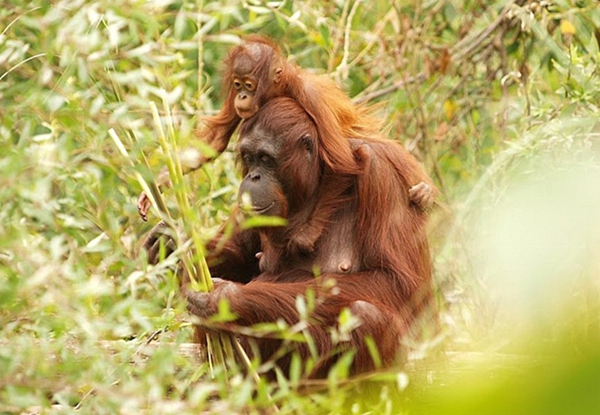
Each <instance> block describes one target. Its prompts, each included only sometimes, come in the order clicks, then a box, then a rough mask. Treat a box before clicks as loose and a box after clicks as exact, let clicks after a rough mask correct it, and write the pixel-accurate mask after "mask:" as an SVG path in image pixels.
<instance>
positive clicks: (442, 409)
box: [0, 0, 600, 414]
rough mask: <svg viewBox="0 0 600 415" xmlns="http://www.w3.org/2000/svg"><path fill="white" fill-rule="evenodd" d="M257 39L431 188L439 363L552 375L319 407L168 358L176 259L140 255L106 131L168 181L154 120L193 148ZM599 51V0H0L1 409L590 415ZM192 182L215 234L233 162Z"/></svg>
mask: <svg viewBox="0 0 600 415" xmlns="http://www.w3.org/2000/svg"><path fill="white" fill-rule="evenodd" d="M250 33H260V34H264V35H267V36H272V37H273V38H275V39H276V40H277V41H278V42H279V44H280V45H281V47H282V49H283V50H284V51H285V53H286V54H287V55H288V56H289V59H290V60H292V61H294V62H296V63H297V64H299V65H301V66H303V67H304V68H307V69H308V70H311V71H315V72H317V73H323V74H328V75H327V76H331V77H332V78H333V79H335V80H336V81H337V82H339V83H340V84H341V85H342V86H343V87H344V88H345V89H346V90H347V91H348V92H349V94H350V95H351V96H353V97H355V98H356V99H357V100H369V101H370V102H379V103H381V106H380V111H381V115H382V116H383V117H386V119H387V120H388V121H389V126H390V137H392V138H394V139H398V140H401V141H402V142H403V143H404V145H405V146H406V147H407V148H408V149H409V150H410V151H411V152H413V153H414V154H415V155H416V156H417V157H419V158H420V159H421V160H422V161H423V164H424V165H425V166H426V168H427V170H428V171H429V172H430V173H431V175H432V177H434V179H435V180H436V183H437V184H438V186H439V187H440V189H441V190H442V196H441V205H442V206H441V207H439V208H438V209H437V211H436V212H434V213H433V214H432V231H431V238H432V242H433V245H434V255H435V264H436V280H437V282H438V285H439V291H440V299H443V300H441V302H442V321H443V324H444V328H445V332H446V334H447V335H446V337H447V348H448V349H449V350H463V351H477V352H480V353H481V352H484V353H488V352H489V353H492V352H494V353H507V352H511V353H521V354H523V355H524V356H543V358H544V359H543V360H541V361H538V360H536V359H531V361H529V360H525V361H526V363H522V362H521V361H518V362H517V363H515V362H504V363H502V362H501V363H502V364H499V365H496V364H497V361H496V360H494V359H495V358H494V356H497V355H492V354H490V357H489V360H484V361H483V362H479V361H477V362H472V361H471V362H467V363H465V364H453V363H451V362H450V363H442V364H441V367H440V366H438V364H437V363H436V364H435V365H433V366H428V365H427V364H415V365H413V367H409V368H407V369H406V373H405V372H399V373H398V372H394V371H390V373H387V374H384V375H383V379H380V378H376V379H371V380H366V379H362V380H361V381H360V382H350V383H349V384H348V383H337V382H334V381H331V382H329V383H328V384H327V385H325V386H326V387H325V390H324V391H321V392H315V393H309V392H306V391H304V392H302V391H298V390H295V389H294V387H293V386H292V385H290V384H288V383H286V381H285V380H281V381H280V383H279V384H278V385H268V384H259V385H256V384H255V382H254V381H253V380H252V379H251V378H246V377H245V376H244V375H242V374H234V375H233V377H232V378H231V379H230V380H229V382H226V381H225V379H224V378H223V376H222V375H217V376H216V377H215V378H214V379H211V378H209V377H207V376H205V372H206V368H205V367H204V366H203V365H198V364H197V363H194V362H193V361H191V360H190V359H188V358H185V357H182V356H181V355H180V354H179V353H178V352H177V350H176V348H175V347H173V343H176V344H177V343H181V342H186V341H189V340H190V330H189V322H188V321H187V320H186V313H185V312H184V308H185V306H184V304H183V302H182V301H181V300H180V299H179V296H178V290H177V287H176V286H174V283H173V281H174V280H175V279H174V278H165V275H167V274H168V273H169V272H170V271H169V265H172V263H171V264H169V263H167V264H165V265H164V266H160V267H155V268H149V267H148V266H147V265H146V264H145V261H144V259H143V258H138V257H137V247H138V246H139V241H140V239H141V238H142V235H143V234H144V233H145V232H146V231H147V230H148V229H149V227H150V226H151V225H150V224H146V223H143V222H141V220H140V219H139V217H138V215H137V211H136V203H135V201H136V197H137V195H138V194H139V192H140V188H139V186H138V184H137V182H136V181H135V180H134V178H133V169H132V168H131V167H128V165H127V163H125V162H124V160H123V159H122V158H121V157H120V156H119V154H118V153H117V151H116V149H115V148H114V144H113V143H112V142H111V140H110V139H109V137H108V134H107V131H108V130H109V129H110V128H114V129H115V130H116V131H117V132H118V134H119V136H121V137H128V138H129V141H128V143H127V145H128V146H129V147H130V149H131V150H132V151H135V152H137V153H136V154H139V152H142V151H143V152H144V153H145V154H147V155H149V157H150V161H151V164H152V166H154V167H155V168H156V171H158V170H159V169H160V165H161V164H162V163H164V157H163V156H162V155H161V153H160V151H156V150H157V148H158V144H157V140H156V137H155V132H154V131H153V127H152V117H151V115H150V112H149V105H148V102H149V101H151V100H152V101H157V102H158V103H160V101H161V100H162V99H165V100H166V101H167V102H168V103H169V105H170V107H171V108H172V109H173V111H174V113H175V122H176V124H177V127H178V133H179V135H180V140H181V141H182V142H183V143H184V144H189V145H194V140H193V139H192V137H193V134H192V131H193V129H194V128H195V124H196V119H197V117H196V114H197V112H203V113H210V112H211V111H215V110H217V109H218V108H220V105H221V98H222V97H221V96H220V94H219V91H220V90H221V86H220V77H219V73H220V69H221V61H222V58H223V57H224V55H225V54H226V52H227V50H228V49H229V48H230V47H231V46H232V45H233V44H235V43H237V42H238V41H239V37H240V36H243V35H244V34H250ZM599 40H600V8H599V7H598V4H597V2H596V1H595V0H578V1H575V0H557V1H539V2H538V1H523V0H520V1H516V2H506V1H495V2H488V1H483V0H471V1H456V0H440V1H418V0H410V1H391V2H390V1H384V0H375V1H369V2H366V1H360V0H357V1H350V0H348V1H342V0H334V1H315V0H299V1H294V2H292V1H260V0H248V1H244V2H239V1H234V0H220V1H206V2H202V1H197V2H186V1H176V0H155V1H133V0H132V1H126V0H119V1H108V0H88V1H86V0H69V1H65V0H63V1H59V0H54V1H50V2H48V1H41V0H34V1H29V2H21V1H15V0H4V1H3V2H2V7H0V148H1V149H2V150H0V154H1V156H0V345H1V346H2V347H0V412H1V413H21V412H23V411H25V410H26V408H32V407H38V409H35V410H33V412H35V411H36V410H38V411H39V410H41V411H42V412H43V413H50V412H61V413H63V412H75V410H76V409H75V408H76V407H77V408H81V410H83V411H85V412H86V413H87V412H90V413H140V412H143V413H161V414H164V413H178V414H180V413H198V412H199V411H206V412H218V413H237V412H242V411H245V413H248V412H249V413H254V412H256V411H260V410H261V408H264V407H265V406H268V399H267V398H266V397H267V396H268V394H271V395H272V397H273V399H274V400H275V402H276V404H277V406H278V407H279V409H280V412H281V413H307V412H309V411H310V412H315V411H316V412H323V413H335V414H338V413H339V414H343V413H357V414H358V413H382V414H387V413H408V412H411V413H496V412H497V413H518V412H522V413H533V414H535V413H545V414H548V413H557V414H558V413H565V414H566V413H578V414H582V413H593V412H589V411H588V410H590V408H591V409H592V410H593V408H594V407H595V408H597V407H600V403H599V402H598V401H597V398H594V397H597V396H600V395H599V394H598V392H599V391H598V390H597V388H598V385H599V384H600V382H599V380H600V379H598V378H599V373H600V369H599V368H598V362H599V361H600V354H599V352H598V351H599V350H600V348H599V347H598V340H599V339H598V333H599V332H600V327H599V326H600V324H599V318H598V315H599V314H598V311H600V310H599V306H600V301H599V299H598V294H599V291H598V290H599V282H598V270H599V268H598V264H597V258H598V253H599V252H600V251H599V246H600V245H599V242H600V241H598V238H597V235H598V234H600V233H599V232H598V230H599V229H598V228H599V227H600V220H599V219H600V218H599V217H598V214H597V211H598V209H597V205H598V196H597V195H598V194H600V192H599V190H600V189H598V183H597V181H598V180H597V178H598V177H600V175H599V174H598V163H597V159H598V152H599V148H600V146H599V144H598V137H599V134H600V128H599V119H598V112H599V109H598V103H599V102H600V76H599V73H598V64H599V62H598V61H599V60H600V52H599ZM199 50H200V51H201V54H200V57H201V59H199ZM158 107H159V108H162V105H158ZM146 174H147V172H146ZM594 179H595V180H594ZM190 182H191V183H193V185H194V186H193V187H194V192H193V194H192V195H191V198H192V200H193V201H195V203H196V206H197V208H198V211H199V212H200V216H201V219H202V223H203V225H204V227H205V231H206V234H207V235H210V234H211V233H213V232H214V231H215V229H216V228H217V227H218V226H219V224H220V223H222V221H223V219H224V218H225V217H226V216H227V214H228V212H229V211H230V209H231V206H232V205H233V201H234V198H235V189H236V186H237V184H238V183H239V177H238V176H237V174H236V173H235V169H234V162H233V157H232V154H231V152H228V153H226V154H224V155H223V156H221V157H220V158H219V159H218V160H217V161H216V162H214V163H212V164H211V165H210V166H208V167H207V168H205V169H203V170H202V171H200V172H198V173H195V174H193V175H191V177H190ZM171 203H172V206H174V201H171ZM151 220H152V219H151ZM515 241H517V242H518V241H520V242H519V243H516V244H515V243H513V242H515ZM534 248H535V249H534ZM507 287H510V290H508V292H509V294H510V293H512V294H514V293H517V294H520V295H518V296H517V297H516V300H515V301H516V303H511V301H512V299H514V298H513V297H510V296H508V302H507V300H506V298H504V299H502V297H503V294H505V293H506V288H507ZM523 293H527V294H526V295H523ZM531 299H536V301H537V300H539V301H538V302H534V303H528V301H529V300H531ZM524 302H525V306H523V303H524ZM515 304H517V305H515ZM513 305H514V307H513ZM532 309H533V310H534V311H535V312H532ZM546 311H547V312H546ZM517 323H518V324H517ZM157 339H158V340H160V342H159V343H158V344H161V343H162V344H163V345H162V346H158V347H157V348H155V349H153V351H152V352H151V353H150V355H149V356H145V355H142V354H141V353H140V352H139V350H138V346H142V345H144V344H145V343H146V342H153V341H155V340H157ZM101 340H115V342H113V343H112V346H111V350H110V351H109V349H108V348H106V347H100V344H101V343H100V341H101ZM168 342H170V343H168ZM154 343H156V342H154ZM486 356H487V354H486ZM552 356H560V359H558V360H552ZM523 359H526V358H523ZM517 368H520V370H521V372H519V371H518V370H516V369H517ZM515 370H516V371H515ZM522 372H526V375H523V373H522ZM457 373H458V374H457ZM198 377H200V379H201V380H200V381H198V382H192V379H195V378H198ZM407 384H408V386H407ZM594 399H596V400H595V401H594ZM52 405H60V406H59V407H56V406H55V407H52ZM594 405H595V406H594ZM515 408H519V410H517V409H515ZM30 411H31V410H30ZM246 411H247V412H246Z"/></svg>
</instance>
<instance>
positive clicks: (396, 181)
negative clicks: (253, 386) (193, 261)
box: [145, 97, 436, 377]
mask: <svg viewBox="0 0 600 415" xmlns="http://www.w3.org/2000/svg"><path fill="white" fill-rule="evenodd" d="M325 140H326V138H325V137H323V136H321V135H319V132H318V128H317V125H316V124H315V122H313V120H312V119H311V117H310V116H309V114H308V113H307V112H306V111H305V110H304V109H303V108H302V106H301V105H300V104H299V103H297V102H296V101H294V100H292V99H290V98H285V97H282V98H273V99H271V100H269V101H268V102H266V103H265V104H264V105H263V106H262V107H261V108H260V110H259V111H258V112H257V113H256V114H255V115H254V116H253V117H252V118H249V119H248V120H246V121H245V122H244V124H243V125H242V128H241V131H240V140H239V144H238V146H237V154H238V159H239V162H240V164H241V167H242V174H243V177H244V179H243V181H242V183H241V185H240V189H239V197H240V199H241V198H242V195H248V196H249V199H250V200H251V203H250V209H249V210H250V211H251V212H250V213H251V214H255V215H271V216H280V217H283V218H285V219H286V220H287V224H286V225H285V226H283V227H264V228H253V229H245V230H241V231H239V232H238V233H235V234H234V235H233V236H231V237H228V238H225V237H224V236H223V235H221V236H218V237H217V238H215V240H213V241H212V242H211V243H210V244H209V246H208V251H209V255H208V261H209V266H210V271H211V275H212V276H213V278H214V282H215V290H214V291H212V292H210V293H198V292H187V300H188V308H189V310H190V312H191V313H192V314H194V315H195V316H197V317H198V318H199V327H198V328H197V330H198V332H199V333H202V330H203V329H215V327H216V329H218V330H224V331H232V332H234V333H238V332H239V328H240V327H247V326H252V325H254V324H257V323H265V322H276V321H278V320H284V321H285V322H286V323H287V324H289V325H294V324H296V323H298V322H299V321H300V315H299V312H298V310H297V306H296V304H297V298H298V297H299V296H307V293H308V292H311V294H309V295H308V296H309V297H310V295H314V297H315V301H314V309H312V310H310V311H309V313H308V314H309V315H308V318H307V321H308V327H307V329H306V330H305V331H304V333H305V334H307V336H308V337H309V338H310V339H311V341H309V342H299V343H298V344H293V347H292V349H293V350H295V351H296V352H297V353H299V354H300V356H301V357H302V358H303V359H306V358H308V357H310V356H311V347H310V345H311V344H313V345H314V346H315V347H314V348H313V349H312V357H315V352H316V356H317V358H316V360H315V364H314V366H311V368H310V370H309V371H308V373H306V375H307V376H310V377H324V376H326V375H327V373H328V370H329V369H330V368H331V366H332V365H333V364H334V363H335V362H336V361H337V359H338V358H339V357H340V355H341V354H342V353H344V352H346V351H353V352H354V353H355V355H354V360H353V365H352V371H353V373H360V372H365V371H369V370H373V369H375V368H377V367H378V366H379V365H383V366H387V365H390V364H392V363H393V362H394V361H396V359H397V358H398V356H400V354H401V353H400V351H401V341H402V340H403V338H405V337H406V336H407V333H408V332H409V330H411V329H413V330H414V329H418V327H419V326H418V324H416V322H417V321H418V320H419V318H420V317H425V316H429V317H433V318H435V317H434V316H435V315H436V313H435V305H434V299H433V292H432V281H431V268H430V258H429V249H428V243H427V239H426V232H425V222H426V215H425V214H424V213H423V212H422V211H421V209H420V208H419V207H417V206H415V205H414V204H410V203H408V199H409V195H408V194H409V188H410V184H411V183H414V182H415V181H418V180H417V179H419V178H424V177H426V176H425V174H424V173H423V171H422V170H421V168H420V166H419V164H418V163H417V162H416V160H415V159H414V158H413V157H412V156H411V155H410V154H409V153H408V152H407V151H406V150H405V149H404V148H403V147H402V146H401V145H400V144H398V143H397V142H394V141H391V140H386V139H383V138H379V137H377V136H376V135H374V136H373V137H363V138H359V139H355V138H352V139H346V140H341V141H340V142H339V143H338V144H337V147H332V148H330V150H329V151H331V152H339V153H340V154H336V155H335V156H332V157H329V158H327V159H326V158H325V157H324V156H323V151H324V150H323V147H324V146H325V143H324V141H325ZM341 154H349V155H350V156H351V159H352V161H353V163H354V165H355V167H356V169H357V171H356V172H342V171H340V170H339V169H336V168H334V167H335V165H334V166H332V165H331V163H332V161H333V160H342V159H343V157H344V156H342V155H341ZM244 198H245V197H244ZM316 211H321V212H325V213H326V214H325V215H323V217H327V218H328V220H326V221H324V223H323V224H322V227H321V229H320V233H319V234H318V235H317V236H316V238H315V243H314V249H313V250H312V251H310V252H300V251H298V250H296V249H294V247H293V246H291V245H290V241H292V240H293V239H294V237H295V235H297V234H298V232H299V229H302V228H303V227H304V226H307V224H308V223H310V221H311V218H312V216H313V215H314V214H315V212H316ZM159 241H160V230H156V231H154V232H153V233H152V234H151V235H150V237H149V238H148V239H147V241H146V244H145V246H146V249H148V251H149V257H150V259H151V260H156V258H155V256H156V252H157V244H158V242H159ZM292 245H293V244H292ZM221 299H227V300H228V302H229V305H230V309H231V311H233V313H234V314H235V315H236V316H237V318H236V319H235V320H234V321H231V322H227V323H220V324H219V325H218V326H214V325H213V323H211V322H210V321H209V319H210V317H211V316H213V315H214V314H215V313H217V309H218V305H219V302H220V300H221ZM344 309H348V310H349V311H350V312H351V313H352V314H353V315H354V316H355V317H356V318H357V319H358V321H359V325H358V327H357V328H356V329H355V330H354V331H352V332H351V334H350V336H349V337H347V338H345V339H341V340H340V339H337V341H336V339H335V336H332V332H333V331H335V329H336V328H337V326H338V321H339V316H340V313H341V312H342V310H344ZM369 339H371V343H372V344H371V346H372V345H375V346H376V349H377V352H376V353H375V354H373V353H372V351H370V346H369V342H370V340H369ZM242 340H243V345H244V346H245V347H246V349H247V350H248V351H249V353H252V352H253V351H254V352H256V351H257V350H258V351H259V352H260V354H261V358H262V359H263V361H265V360H267V359H273V360H275V361H276V364H277V365H279V367H281V368H282V370H283V371H284V372H286V371H287V370H289V364H290V355H289V353H288V354H282V353H281V350H286V347H288V348H289V347H290V341H283V340H279V339H274V338H258V337H257V338H254V337H250V336H242ZM250 345H254V347H250ZM303 361H304V360H303Z"/></svg>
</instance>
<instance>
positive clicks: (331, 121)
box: [138, 36, 436, 220]
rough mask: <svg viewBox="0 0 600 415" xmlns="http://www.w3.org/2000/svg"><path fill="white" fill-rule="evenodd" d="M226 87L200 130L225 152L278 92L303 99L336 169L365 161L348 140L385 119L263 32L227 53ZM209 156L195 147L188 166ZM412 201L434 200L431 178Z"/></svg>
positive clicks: (142, 206) (142, 208)
mask: <svg viewBox="0 0 600 415" xmlns="http://www.w3.org/2000/svg"><path fill="white" fill-rule="evenodd" d="M223 89H224V91H225V92H226V94H227V97H226V99H225V102H224V106H223V108H222V109H221V111H220V112H219V114H217V115H216V116H214V117H207V118H205V119H204V124H205V128H203V129H202V130H200V131H199V132H197V135H198V137H199V138H201V139H202V140H204V141H205V142H206V143H207V144H208V145H209V146H210V147H212V148H213V149H214V150H215V153H216V155H219V154H220V153H222V152H223V151H224V150H225V148H226V147H227V144H228V143H229V140H230V138H231V136H232V135H233V133H234V132H235V130H236V128H237V127H238V125H239V124H240V122H241V121H242V120H245V119H248V118H250V117H252V116H253V115H254V114H255V113H256V112H257V111H258V109H259V108H261V107H262V106H263V105H265V103H267V102H268V101H269V100H271V99H273V98H275V97H281V96H285V97H289V98H292V99H294V100H296V102H298V104H299V105H300V107H302V108H303V109H304V110H305V111H306V112H307V113H308V115H309V116H310V117H311V119H312V120H313V122H314V124H315V126H316V129H317V132H318V134H319V135H320V136H321V137H322V148H321V149H319V151H320V156H321V158H322V159H323V162H324V163H326V164H327V165H328V166H329V167H330V168H331V169H332V170H334V171H335V172H337V173H352V174H356V173H357V172H358V171H359V170H360V166H359V165H358V164H357V162H356V160H355V159H354V155H353V154H352V152H351V150H350V149H349V147H348V145H346V143H345V142H346V141H347V140H348V137H353V138H357V139H361V138H368V137H370V136H371V131H373V130H376V131H377V130H380V124H381V122H380V120H378V119H376V118H374V117H371V116H370V115H369V114H368V111H367V110H366V109H365V107H363V106H359V105H356V104H354V103H353V102H352V101H351V100H350V98H349V97H348V95H346V94H345V93H344V92H343V91H342V90H341V89H340V88H339V87H338V86H337V85H336V84H335V83H334V82H333V81H331V80H330V79H329V78H327V77H324V76H316V75H312V74H310V73H308V72H307V71H304V70H302V69H301V68H299V67H298V66H295V65H293V64H291V63H289V62H288V61H287V60H286V59H285V58H284V57H283V56H282V54H281V52H280V50H279V48H278V47H277V45H275V44H274V43H273V42H271V41H270V40H268V39H266V38H263V37H260V36H248V37H247V38H246V39H245V41H244V43H242V44H241V45H239V46H236V47H234V48H233V49H232V50H231V51H230V52H229V55H228V56H227V58H226V59H225V75H224V77H223ZM208 159H209V158H208V157H207V156H206V155H204V154H201V153H199V152H196V153H195V154H194V156H193V157H192V160H190V161H189V162H188V163H187V165H186V166H184V167H185V168H186V170H187V171H192V170H196V169H198V168H199V167H200V166H202V165H203V164H204V163H205V162H206V161H207V160H208ZM166 183H168V174H167V172H166V171H165V172H163V173H161V175H160V176H159V179H158V184H159V185H164V184H166ZM411 185H414V186H412V188H411V192H410V201H412V202H413V203H415V204H417V205H419V206H420V207H421V208H422V209H425V208H427V207H429V206H430V205H431V204H432V203H433V200H434V196H435V193H436V189H435V187H433V186H431V183H426V182H423V181H422V182H414V183H411ZM149 209H150V201H149V199H148V197H147V196H146V194H144V193H142V194H141V195H140V197H139V199H138V210H139V213H140V215H141V217H142V219H144V220H146V219H147V214H148V210H149Z"/></svg>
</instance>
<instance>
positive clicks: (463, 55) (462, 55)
mask: <svg viewBox="0 0 600 415" xmlns="http://www.w3.org/2000/svg"><path fill="white" fill-rule="evenodd" d="M513 3H514V0H513V1H510V2H509V3H508V4H507V5H506V6H505V7H504V9H503V10H502V12H500V14H499V15H498V17H497V18H496V20H494V22H493V23H492V24H491V25H489V26H487V27H486V28H485V29H483V30H482V31H480V32H479V33H477V34H475V35H473V36H468V37H466V38H464V39H462V40H461V41H460V42H458V43H457V44H456V45H455V46H454V47H452V48H451V49H450V59H451V61H452V62H453V63H457V62H460V61H463V60H466V59H467V58H469V57H471V56H473V55H474V54H475V53H477V51H478V50H479V49H480V47H481V46H482V44H483V43H484V42H485V40H486V39H488V38H489V36H490V35H491V34H492V33H493V32H494V31H495V30H496V29H497V28H498V26H500V24H501V23H502V21H503V20H504V19H505V17H506V14H507V13H508V11H509V10H510V9H511V8H512V6H513ZM428 78H429V75H428V74H427V73H426V72H425V71H422V72H420V73H418V74H417V75H415V76H412V77H410V78H408V79H405V80H401V81H397V82H395V83H393V84H392V85H390V86H388V87H385V88H382V89H380V90H377V91H373V92H371V93H369V94H366V95H362V96H360V95H359V96H357V97H355V98H354V100H353V101H354V102H355V103H357V104H361V103H364V102H367V101H370V100H373V99H376V98H380V97H382V96H385V95H388V94H391V93H393V92H395V91H397V90H399V89H401V88H403V87H404V86H406V85H409V84H414V83H423V82H425V80H427V79H428Z"/></svg>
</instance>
